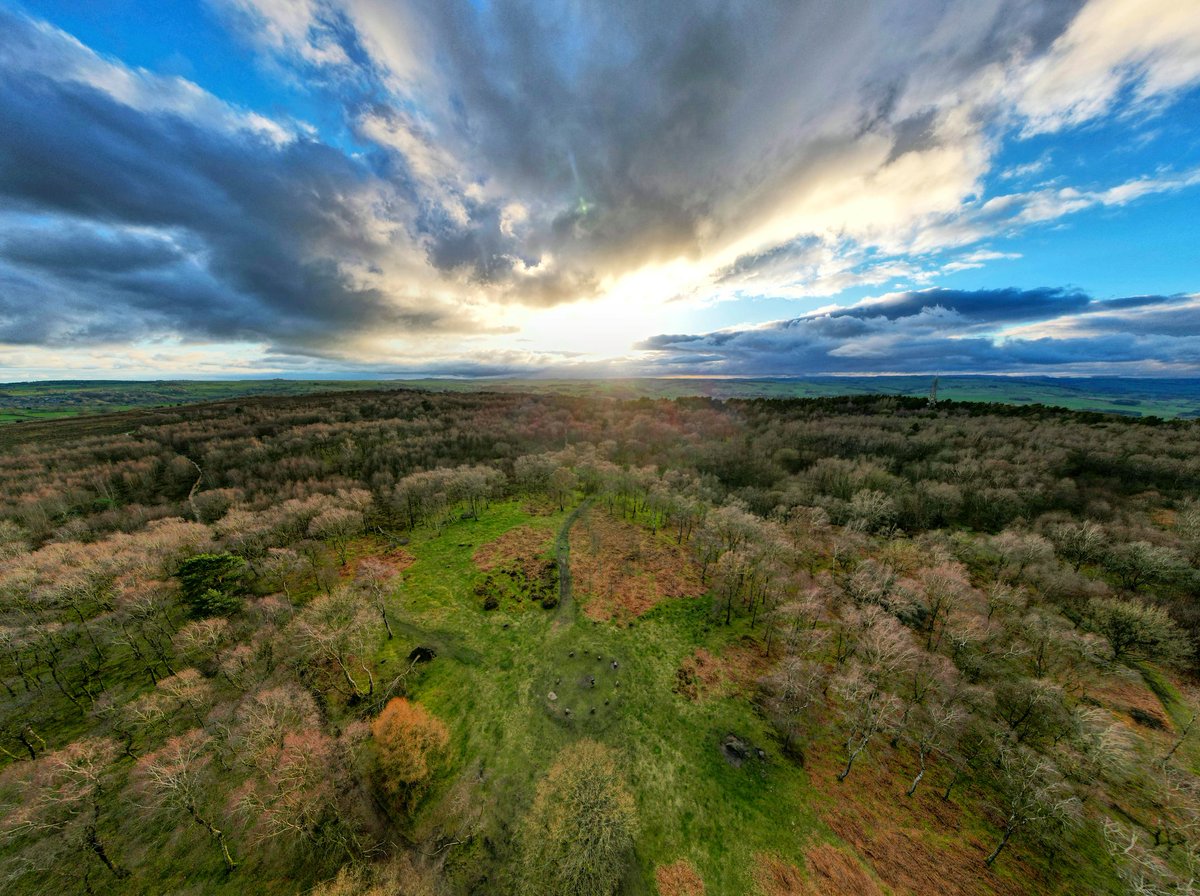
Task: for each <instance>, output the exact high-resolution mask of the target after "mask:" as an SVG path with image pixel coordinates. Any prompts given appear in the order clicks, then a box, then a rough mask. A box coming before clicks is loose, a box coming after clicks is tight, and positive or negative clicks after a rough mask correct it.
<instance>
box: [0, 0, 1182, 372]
mask: <svg viewBox="0 0 1200 896" xmlns="http://www.w3.org/2000/svg"><path fill="white" fill-rule="evenodd" d="M4 2H5V0H0V121H3V122H4V123H5V126H4V128H3V129H0V345H3V344H8V345H9V346H25V347H26V349H25V350H24V351H25V352H26V354H25V355H23V357H30V356H31V355H30V354H29V353H30V352H33V351H34V350H35V349H36V348H38V347H44V348H46V349H47V350H49V349H51V348H53V349H56V350H57V349H63V348H68V347H77V348H82V347H84V346H93V347H97V346H111V345H117V344H122V343H124V344H129V343H131V342H135V341H141V342H154V341H156V340H158V341H164V342H165V343H170V344H176V343H178V344H186V345H211V344H217V343H220V344H227V345H229V346H231V347H232V346H241V347H243V348H244V347H245V346H257V347H258V348H256V349H255V350H256V351H259V352H263V353H264V354H263V355H262V357H264V358H267V359H271V360H272V363H284V364H290V363H298V364H305V363H308V362H307V361H306V360H304V359H307V358H317V359H321V360H322V361H327V362H329V363H335V364H338V365H341V366H342V367H343V368H345V367H349V366H353V365H357V364H371V365H374V367H375V368H376V369H390V368H391V367H394V366H396V365H417V366H424V367H425V368H426V369H435V368H437V369H442V368H443V367H444V366H445V365H450V366H454V365H456V364H457V365H459V366H461V367H463V368H464V369H465V368H471V369H474V368H475V367H478V368H479V369H490V368H491V367H492V366H494V365H495V363H496V362H494V361H493V360H492V359H494V358H496V357H503V358H504V359H505V360H504V361H503V362H501V366H507V365H509V364H511V363H515V364H518V365H521V364H527V366H531V367H538V368H540V367H541V366H542V365H550V366H553V365H555V364H558V365H570V364H572V363H576V362H574V361H573V360H572V359H573V358H575V357H576V354H575V353H582V354H585V355H587V356H588V357H589V358H590V359H591V360H592V361H594V360H598V359H600V358H608V359H610V360H612V359H619V358H620V356H622V355H626V354H627V353H628V351H629V346H630V345H631V343H632V342H633V341H635V340H636V339H638V338H643V337H645V336H646V334H648V333H653V332H657V331H659V330H660V329H663V328H666V327H668V326H670V323H669V321H670V318H671V315H672V314H678V313H681V309H692V310H694V309H698V308H707V307H711V306H713V305H714V304H715V303H718V302H723V301H728V302H738V301H742V300H745V299H747V298H756V299H771V300H788V301H793V300H805V301H808V302H809V304H808V305H806V306H804V307H812V304H814V303H813V302H812V300H813V299H814V298H815V297H833V298H835V299H836V300H837V301H838V303H839V305H841V306H847V304H848V303H849V302H851V301H852V299H851V298H847V297H846V296H845V293H846V292H847V291H851V290H860V291H859V292H858V293H857V294H856V295H855V296H854V298H858V297H859V296H861V295H862V292H861V290H863V289H867V288H870V289H873V290H877V291H884V290H893V291H894V290H897V289H898V288H900V287H904V288H906V289H908V290H909V291H907V292H904V293H902V294H893V295H889V296H888V297H887V298H885V299H881V300H877V301H874V302H873V303H859V304H857V305H852V306H849V307H845V308H844V309H843V310H831V311H829V313H826V314H821V315H819V316H817V317H805V318H800V319H799V320H801V321H805V322H806V323H804V324H803V325H797V326H795V327H790V328H789V327H785V326H783V325H778V326H777V327H776V329H779V330H780V332H783V331H787V330H789V329H791V330H795V331H797V332H799V331H803V332H812V333H817V332H818V329H820V328H824V329H820V332H821V333H823V334H824V335H823V336H822V337H821V338H822V339H826V338H828V339H831V340H832V339H834V338H837V339H842V340H843V341H844V344H842V345H841V346H840V347H827V350H826V348H822V349H821V351H823V352H824V353H825V354H824V355H822V357H825V356H829V357H835V358H839V359H843V360H844V361H845V364H847V365H850V366H852V364H853V360H852V359H854V358H856V357H864V356H869V355H871V354H872V353H873V352H876V351H877V350H878V349H877V348H876V347H877V346H880V345H882V344H883V341H886V338H887V336H886V334H887V332H888V327H899V326H904V327H909V326H915V325H916V322H918V321H922V320H923V321H926V322H927V325H928V327H929V328H931V329H930V332H938V333H947V334H948V333H949V329H948V328H951V327H953V328H957V330H956V335H957V336H960V337H965V336H967V335H972V337H973V338H976V339H978V340H982V342H981V343H980V344H981V345H982V344H984V343H986V344H987V345H992V346H993V347H995V346H996V345H997V344H998V343H994V342H991V341H989V336H988V335H987V334H986V333H985V332H984V330H985V329H986V328H987V327H988V326H995V325H998V324H1000V323H1013V324H1016V323H1018V322H1027V321H1029V320H1033V319H1038V320H1050V319H1062V320H1066V319H1068V318H1070V317H1072V316H1079V315H1091V314H1092V313H1093V312H1094V310H1095V309H1093V308H1092V305H1093V304H1094V303H1091V302H1090V301H1089V300H1088V299H1087V298H1086V297H1085V296H1083V295H1081V294H1079V293H1077V292H1073V291H1070V290H1061V291H1060V290H1053V289H1050V290H1041V291H1024V292H1022V291H1019V290H1005V289H997V290H994V291H974V292H962V291H960V292H959V293H958V294H956V295H952V294H951V292H950V291H944V292H942V293H939V294H938V295H939V296H940V298H939V299H938V303H937V305H936V309H937V310H933V309H934V307H935V306H924V305H922V306H921V310H918V311H916V312H915V313H910V305H911V304H912V303H913V302H924V301H925V299H924V298H921V299H917V298H912V297H913V296H929V295H931V294H930V293H927V292H913V291H911V290H912V289H914V288H919V287H923V286H929V285H932V284H934V283H937V282H939V279H940V278H944V277H948V276H951V275H955V274H961V273H962V272H964V271H976V270H980V269H984V268H987V269H990V268H988V266H989V265H992V264H997V263H1002V262H1003V261H1005V260H1011V259H1017V258H1020V257H1021V255H1022V253H1021V252H1020V251H1016V252H1014V251H1012V250H1011V249H1006V250H1000V249H996V248H993V247H992V246H990V245H988V244H987V241H989V240H991V239H994V238H1000V237H1003V238H1011V237H1012V235H1013V234H1017V233H1021V232H1023V231H1026V230H1029V229H1036V228H1043V229H1045V228H1046V227H1047V226H1049V225H1053V224H1055V223H1058V222H1062V221H1069V220H1071V219H1072V217H1075V218H1078V217H1079V216H1081V215H1085V214H1088V213H1090V212H1096V211H1104V210H1115V209H1120V208H1124V207H1126V206H1129V205H1131V204H1134V203H1137V202H1140V201H1144V200H1146V199H1148V198H1151V197H1162V196H1170V195H1173V194H1176V193H1181V192H1183V191H1187V190H1192V189H1194V188H1195V187H1196V186H1197V185H1198V184H1200V173H1198V172H1200V168H1198V167H1197V165H1196V164H1195V161H1194V160H1192V161H1191V162H1189V159H1191V156H1189V155H1187V154H1186V153H1184V154H1180V155H1179V158H1178V161H1175V160H1172V159H1166V160H1162V159H1160V160H1157V161H1156V163H1155V164H1153V165H1151V166H1149V167H1142V168H1138V167H1137V166H1133V165H1130V164H1122V165H1119V166H1118V165H1113V166H1110V167H1109V168H1104V169H1099V170H1095V171H1090V172H1088V175H1087V177H1086V179H1084V180H1081V181H1072V180H1064V179H1063V177H1062V176H1058V177H1054V178H1051V177H1050V176H1049V173H1048V172H1047V171H1046V169H1047V168H1048V166H1049V163H1048V161H1047V159H1048V158H1049V153H1050V150H1049V149H1047V150H1046V153H1047V155H1045V156H1044V157H1043V158H1042V159H1040V160H1038V161H1036V162H1023V163H1021V164H1018V165H1013V166H1011V167H1009V168H1008V169H1006V170H1003V171H1002V170H999V166H1000V164H1001V162H1000V159H1001V157H1002V155H1003V154H1004V152H1005V151H1006V149H1007V148H1009V147H1011V146H1012V145H1014V144H1016V143H1019V142H1020V141H1022V140H1046V139H1050V138H1049V137H1047V135H1057V134H1062V133H1066V132H1069V131H1070V130H1071V129H1073V128H1079V127H1081V126H1086V125H1089V124H1096V123H1100V122H1102V123H1107V124H1111V123H1112V122H1122V121H1134V120H1137V121H1145V120H1150V119H1152V118H1153V117H1154V116H1156V115H1160V114H1162V111H1163V110H1164V109H1165V108H1167V107H1168V106H1169V105H1170V104H1171V103H1172V102H1174V101H1175V100H1177V99H1178V97H1179V96H1181V95H1182V94H1183V93H1184V92H1185V91H1187V90H1189V89H1191V88H1192V87H1194V86H1195V85H1196V84H1197V83H1198V82H1200V18H1198V17H1196V16H1195V15H1191V14H1189V12H1190V11H1189V10H1188V9H1186V6H1187V4H1179V3H1178V2H1176V0H1139V2H1135V0H1091V2H1088V3H1086V4H1085V3H1083V2H1082V0H972V2H950V3H947V2H944V0H915V2H909V3H895V4H881V3H870V2H851V3H844V4H811V3H795V2H792V0H753V2H750V0H746V2H742V3H733V4H730V3H716V2H711V3H710V2H702V3H696V4H691V5H689V7H688V9H687V11H686V14H685V13H684V12H683V11H681V9H680V8H679V5H678V4H677V3H670V2H667V0H618V2H607V3H598V2H583V3H572V4H551V3H544V2H534V0H498V2H490V3H478V2H473V0H407V2H397V0H209V5H210V9H211V12H212V14H214V15H215V17H217V18H218V19H219V20H220V21H221V22H222V23H223V24H224V25H225V27H227V28H228V29H229V32H230V33H231V34H232V35H234V36H235V38H236V39H237V40H238V41H240V45H241V46H242V47H243V48H244V49H245V51H246V53H247V58H246V59H241V60H236V61H231V64H238V65H243V66H246V67H247V68H253V69H254V70H255V71H256V72H257V73H258V74H259V76H262V77H265V78H267V79H269V80H272V81H274V82H275V83H276V84H277V85H279V86H278V95H277V96H274V97H272V99H273V102H269V103H265V104H264V105H263V108H262V109H253V108H243V107H241V106H238V105H236V104H233V103H230V102H227V101H226V100H224V99H222V98H221V97H218V96H216V95H214V94H213V93H210V92H208V91H207V90H205V89H204V87H203V86H202V85H197V84H195V83H192V82H190V81H188V80H185V79H182V78H179V77H175V76H168V75H163V74H158V73H155V72H153V71H149V70H146V69H143V68H138V67H134V66H130V65H127V64H125V63H123V62H122V61H121V60H119V59H115V58H110V57H107V56H104V55H102V54H100V53H97V52H96V51H94V50H93V49H91V48H89V47H88V46H85V45H84V44H83V43H81V42H80V41H78V40H76V39H75V38H74V37H72V36H70V35H69V34H67V33H65V32H63V31H61V30H58V29H57V28H56V27H54V25H53V24H51V23H46V22H42V21H38V20H36V19H34V18H31V17H29V16H27V15H24V14H22V13H20V12H16V11H12V10H6V9H5V8H4ZM129 27H131V28H136V27H137V24H136V23H135V22H130V24H129ZM264 73H265V74H264ZM296 97H303V98H304V102H299V101H296V102H293V100H295V98H296ZM312 104H315V105H317V106H319V108H320V109H322V110H323V113H324V111H326V110H327V111H328V113H329V115H330V117H331V119H332V120H333V122H334V123H332V124H331V123H330V122H328V121H323V122H322V125H321V126H320V127H318V126H316V125H313V124H311V123H309V122H306V121H305V120H304V117H305V116H304V111H303V110H305V109H311V108H312ZM266 108H270V109H271V111H270V114H266V113H265V112H264V109H266ZM297 110H299V111H297ZM1193 137H1194V134H1193ZM1038 177H1045V179H1044V180H1041V181H1038V180H1036V178H1038ZM1060 282H1070V281H1069V280H1068V279H1064V280H1062V281H1060ZM904 296H908V298H904ZM906 302H907V303H909V304H905V303H906ZM889 303H890V304H889ZM564 308H567V309H569V311H570V313H569V314H567V313H565V312H564V311H563V309H564ZM1051 310H1052V311H1053V314H1050V313H1049V312H1050V311H1051ZM1109 311H1114V312H1115V309H1114V308H1110V309H1109ZM1042 312H1046V313H1045V314H1044V316H1041V317H1039V316H1038V315H1039V314H1042ZM759 319H761V318H759ZM881 321H882V322H884V323H883V324H881V323H880V322H881ZM1147 325H1149V324H1147ZM856 328H858V329H856ZM876 328H882V329H881V330H879V329H876ZM745 332H746V333H747V334H750V333H760V334H765V333H768V332H774V330H772V329H771V328H767V329H764V330H746V331H745ZM835 333H836V334H840V335H836V336H835V335H834V334H835ZM715 338H716V337H705V338H704V339H703V340H698V341H697V343H694V344H697V345H698V344H708V345H710V346H711V344H713V343H712V340H714V339H715ZM1047 338H1049V337H1047ZM1072 338H1076V337H1072ZM1078 338H1079V339H1083V338H1084V337H1082V336H1079V337H1078ZM1130 338H1135V337H1130ZM1136 338H1141V337H1136ZM1147 338H1148V337H1147ZM744 339H745V340H747V341H746V342H745V344H747V345H749V344H751V342H754V344H759V345H762V346H763V351H765V352H767V353H768V355H764V357H768V356H769V357H775V358H778V357H780V355H779V353H778V352H775V351H774V350H773V349H772V348H771V345H772V344H773V343H770V340H769V339H768V338H767V337H766V336H759V337H754V339H751V337H750V336H749V335H747V336H745V337H744ZM1095 339H1096V340H1097V341H1096V342H1094V345H1095V346H1096V347H1097V351H1101V350H1104V351H1107V350H1108V347H1107V343H1104V342H1103V341H1102V339H1101V337H1100V336H1096V337H1095ZM521 340H525V341H521ZM755 340H757V342H755ZM846 340H850V341H849V342H847V341H846ZM881 340H883V341H881ZM734 341H737V340H734ZM689 344H693V343H689ZM822 345H824V343H822ZM967 347H968V345H967V343H965V342H964V344H963V346H959V348H963V349H965V348H967ZM835 348H836V350H837V352H838V353H837V354H830V353H831V352H834V351H835ZM230 351H231V355H230V357H231V364H234V363H240V362H238V361H237V360H236V359H237V357H240V355H238V352H240V351H242V349H241V348H239V349H237V350H236V351H235V350H234V349H233V348H231V349H230ZM911 351H912V353H913V354H912V357H913V361H912V364H914V365H915V364H917V363H918V361H919V360H920V359H918V355H919V354H920V353H921V352H922V351H923V349H922V348H921V344H920V343H918V342H913V343H912V344H911ZM973 351H974V350H973ZM979 351H983V349H979ZM511 352H516V353H517V355H519V356H520V357H521V358H525V359H527V360H525V361H522V360H516V361H513V360H512V356H511V355H509V354H506V353H511ZM930 352H931V353H932V354H931V355H930V356H931V357H935V356H936V350H935V349H934V348H932V347H931V348H930ZM772 353H773V354H772ZM1005 356H1006V357H1009V356H1012V357H1015V356H1014V355H1013V352H1012V351H1009V352H1008V353H1007V354H1006V355H1005ZM673 357H674V356H673ZM722 357H723V356H719V353H713V354H712V357H707V356H705V357H701V356H700V355H693V354H690V353H686V352H685V353H681V354H679V355H678V361H677V362H676V361H675V360H671V361H670V362H669V363H671V364H675V363H678V364H680V365H686V364H687V363H695V364H697V365H719V364H721V363H726V361H722V360H721V358H722ZM975 357H976V355H974V354H972V355H971V358H975ZM989 357H990V358H992V360H990V361H989V362H988V364H989V365H990V366H995V365H997V364H1001V363H1002V362H1001V361H1000V360H999V358H1000V356H999V355H996V356H989ZM689 358H690V360H689ZM280 359H283V360H280ZM627 360H628V358H627ZM726 360H728V359H726ZM578 363H580V364H582V363H590V361H588V362H583V361H580V362H578ZM631 363H640V362H639V361H637V360H633V361H631ZM664 363H667V362H664ZM729 363H731V364H732V361H729ZM739 363H740V362H739ZM746 363H747V364H749V360H748V359H747V360H746ZM764 363H766V362H764ZM839 363H841V362H839ZM920 363H924V361H923V360H920ZM965 363H966V361H964V364H965ZM972 363H974V361H972ZM1022 363H1025V362H1022ZM473 365H474V367H473ZM760 366H761V365H760ZM704 369H707V367H705V368H704Z"/></svg>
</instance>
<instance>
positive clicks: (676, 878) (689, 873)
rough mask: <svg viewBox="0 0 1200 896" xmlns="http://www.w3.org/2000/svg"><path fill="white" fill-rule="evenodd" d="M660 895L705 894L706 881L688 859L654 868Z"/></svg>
mask: <svg viewBox="0 0 1200 896" xmlns="http://www.w3.org/2000/svg"><path fill="white" fill-rule="evenodd" d="M654 882H655V883H656V884H658V896H704V881H703V880H701V879H700V875H699V874H698V873H697V872H696V869H695V867H694V866H693V865H692V863H691V862H689V861H688V860H687V859H680V860H679V861H678V862H672V863H671V864H670V865H659V866H658V867H657V868H655V869H654Z"/></svg>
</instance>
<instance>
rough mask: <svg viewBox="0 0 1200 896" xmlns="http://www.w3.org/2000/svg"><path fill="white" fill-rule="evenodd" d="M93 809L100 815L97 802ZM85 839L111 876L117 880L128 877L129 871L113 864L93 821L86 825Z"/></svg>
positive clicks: (97, 815)
mask: <svg viewBox="0 0 1200 896" xmlns="http://www.w3.org/2000/svg"><path fill="white" fill-rule="evenodd" d="M94 809H95V815H96V817H99V815H100V805H99V803H97V804H96V805H95V806H94ZM87 840H88V847H89V848H90V849H91V850H92V852H94V853H95V854H96V858H98V859H99V860H100V861H101V862H103V863H104V867H105V868H107V869H108V870H109V871H111V872H112V873H113V877H115V878H117V880H124V879H125V878H127V877H129V872H128V871H127V870H125V869H124V868H122V867H121V866H120V865H117V864H115V863H114V862H113V860H112V859H110V858H109V857H108V851H107V850H106V849H105V848H104V842H103V841H102V840H101V839H100V836H99V835H98V834H97V833H96V825H95V823H93V824H91V825H89V826H88V829H87Z"/></svg>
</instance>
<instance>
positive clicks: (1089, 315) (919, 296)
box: [639, 289, 1200, 375]
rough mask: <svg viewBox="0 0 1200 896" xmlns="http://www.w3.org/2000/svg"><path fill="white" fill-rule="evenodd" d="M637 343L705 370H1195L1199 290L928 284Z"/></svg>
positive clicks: (655, 358) (665, 364) (668, 364)
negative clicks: (1093, 295)
mask: <svg viewBox="0 0 1200 896" xmlns="http://www.w3.org/2000/svg"><path fill="white" fill-rule="evenodd" d="M872 309H874V313H872ZM989 309H990V311H989ZM847 312H854V313H852V314H851V313H847ZM972 320H973V321H974V322H975V323H977V324H986V325H988V326H990V327H991V328H993V329H996V328H1000V327H1005V326H1008V325H1011V324H1014V323H1022V324H1024V323H1029V322H1033V323H1032V324H1031V325H1030V326H1028V327H1023V328H1021V329H1018V330H1016V331H1014V333H1012V334H1006V335H1002V336H1000V337H997V336H996V335H995V334H992V333H986V334H985V333H983V332H981V329H982V328H981V327H980V328H972V327H970V326H965V325H964V324H965V323H967V322H968V321H972ZM964 333H966V334H968V335H963V334H964ZM639 347H640V348H641V349H642V350H644V351H646V352H650V353H651V355H650V361H649V367H650V368H651V369H661V370H664V371H667V370H671V369H675V368H680V369H683V368H694V369H697V370H703V371H706V372H710V373H714V374H716V373H720V374H739V375H800V374H819V373H884V372H899V373H903V372H912V373H921V372H936V371H941V372H945V373H951V372H971V371H976V372H987V371H1002V370H1017V369H1020V370H1029V369H1043V370H1046V371H1047V372H1052V371H1053V370H1054V369H1056V368H1057V369H1062V370H1068V369H1095V368H1099V367H1102V366H1103V365H1105V364H1114V365H1121V364H1131V365H1147V364H1152V365H1159V364H1161V365H1168V366H1174V367H1177V368H1186V369H1192V370H1195V369H1197V368H1198V367H1200V298H1197V297H1194V296H1136V297H1129V298H1123V299H1114V300H1110V301H1097V300H1093V299H1089V298H1087V297H1086V296H1083V295H1081V294H1079V293H1063V292H1061V291H1059V290H1016V289H1006V290H983V291H979V292H976V293H969V292H958V291H954V292H951V291H949V290H927V291H924V292H917V293H904V294H901V295H898V296H890V297H887V298H886V299H884V300H882V301H876V302H871V303H864V304H862V305H860V306H856V307H855V308H853V309H846V310H839V311H835V312H831V313H828V314H817V315H810V316H807V317H802V318H796V319H794V320H788V321H780V322H778V323H775V324H770V325H767V326H763V327H758V328H755V329H749V330H728V331H722V332H717V333H711V334H707V335H704V336H695V335H689V336H671V335H663V336H655V337H653V338H651V339H647V340H645V341H644V342H643V343H642V344H641V345H640V346H639Z"/></svg>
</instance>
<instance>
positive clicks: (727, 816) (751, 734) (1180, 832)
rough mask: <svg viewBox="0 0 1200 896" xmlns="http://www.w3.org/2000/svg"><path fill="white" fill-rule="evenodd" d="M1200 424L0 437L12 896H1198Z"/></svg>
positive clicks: (947, 405)
mask: <svg viewBox="0 0 1200 896" xmlns="http://www.w3.org/2000/svg"><path fill="white" fill-rule="evenodd" d="M1198 596H1200V423H1198V422H1196V421H1193V420H1161V419H1158V418H1155V417H1146V418H1131V417H1118V416H1112V415H1105V414H1098V413H1086V412H1073V411H1068V410H1062V409H1053V408H1047V407H1041V406H1034V407H1030V406H1003V405H995V404H984V403H963V402H946V401H943V402H931V401H929V400H926V399H923V398H904V397H880V396H849V397H827V398H815V399H793V400H788V399H729V400H716V399H710V398H699V397H692V398H677V399H673V400H666V399H639V400H618V399H614V398H607V397H601V396H572V395H562V394H548V393H538V394H533V393H521V392H516V391H505V392H482V391H481V392H439V393H432V392H425V391H419V390H407V389H392V390H389V391H347V392H342V393H338V394H315V395H299V396H276V397H242V398H237V399H233V400H229V401H221V402H210V403H202V404H195V405H188V406H183V407H174V408H163V409H157V410H152V411H151V410H144V411H136V412H127V413H125V414H116V415H108V416H96V417H87V418H78V419H65V420H59V421H52V422H41V423H36V424H32V423H28V424H27V423H20V424H12V425H10V426H6V427H4V428H3V432H2V433H0V891H2V892H4V893H6V894H9V893H11V894H14V896H16V894H45V893H61V894H73V893H105V894H163V893H172V894H197V896H198V894H240V893H247V892H253V893H262V894H288V896H292V894H297V896H298V894H315V896H351V894H354V896H359V894H362V896H435V894H436V896H443V894H445V896H451V894H535V896H536V894H546V896H550V894H557V896H563V894H565V896H616V894H659V896H699V894H736V896H740V894H759V896H789V894H834V896H837V894H868V896H871V894H895V896H901V894H917V896H925V894H929V896H933V894H962V896H966V894H1023V893H1039V894H1040V893H1053V894H1138V896H1154V894H1190V893H1197V892H1200V877H1198V874H1200V734H1197V733H1195V732H1194V731H1193V728H1194V727H1195V725H1196V721H1197V711H1198V710H1200V688H1198V687H1197V680H1196V673H1197V671H1198V670H1200V654H1198V653H1197V647H1198V646H1200V604H1198V603H1197V597H1198Z"/></svg>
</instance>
